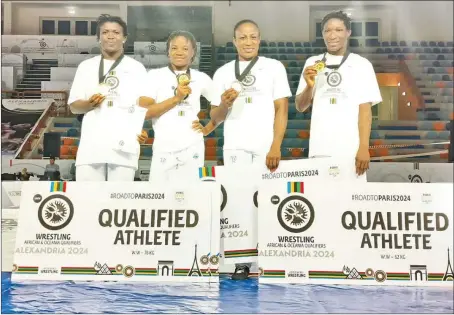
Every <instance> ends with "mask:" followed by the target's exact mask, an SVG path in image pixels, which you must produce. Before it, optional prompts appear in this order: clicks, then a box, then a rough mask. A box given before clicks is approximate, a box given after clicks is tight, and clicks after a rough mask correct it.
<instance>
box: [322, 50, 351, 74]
mask: <svg viewBox="0 0 454 315" xmlns="http://www.w3.org/2000/svg"><path fill="white" fill-rule="evenodd" d="M326 54H327V53H324V54H323V58H322V62H323V63H324V64H325V65H326ZM349 55H350V52H349V51H348V50H347V51H346V52H345V55H344V57H343V58H342V60H341V63H340V64H338V65H329V66H328V65H326V68H328V69H331V70H339V68H340V67H341V66H342V64H343V63H344V62H345V61H346V60H347V58H348V56H349Z"/></svg>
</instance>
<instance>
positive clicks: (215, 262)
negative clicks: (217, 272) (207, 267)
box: [210, 255, 219, 265]
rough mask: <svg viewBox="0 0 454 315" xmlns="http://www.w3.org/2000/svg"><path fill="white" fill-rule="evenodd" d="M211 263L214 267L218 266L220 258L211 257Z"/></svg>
mask: <svg viewBox="0 0 454 315" xmlns="http://www.w3.org/2000/svg"><path fill="white" fill-rule="evenodd" d="M210 263H211V264H212V265H217V264H218V263H219V257H218V256H216V255H215V256H211V257H210Z"/></svg>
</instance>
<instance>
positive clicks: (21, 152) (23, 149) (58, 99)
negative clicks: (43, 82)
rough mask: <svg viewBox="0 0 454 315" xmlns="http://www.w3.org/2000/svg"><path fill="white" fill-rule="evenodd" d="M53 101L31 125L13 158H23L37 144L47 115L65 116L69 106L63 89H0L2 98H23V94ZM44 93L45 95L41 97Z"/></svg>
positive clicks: (66, 94)
mask: <svg viewBox="0 0 454 315" xmlns="http://www.w3.org/2000/svg"><path fill="white" fill-rule="evenodd" d="M49 94H50V96H53V97H52V99H53V100H54V102H53V103H52V104H51V105H50V106H49V107H48V108H47V109H45V110H44V111H43V113H42V114H41V116H40V117H39V119H38V121H37V122H36V123H35V125H34V126H33V129H32V130H31V131H30V133H29V134H28V135H27V136H26V137H25V139H24V141H23V142H22V144H21V146H20V147H19V149H18V150H17V151H16V154H15V156H14V158H16V159H17V158H24V156H25V154H26V153H27V152H29V151H33V149H34V148H35V147H36V146H37V145H38V144H39V141H36V140H39V138H40V137H41V133H42V130H43V129H44V128H45V127H46V122H47V119H48V118H49V117H55V116H60V115H61V114H62V111H61V110H62V109H63V112H64V114H63V116H67V115H68V114H69V108H68V105H67V103H68V102H67V101H68V93H67V92H65V91H2V98H14V99H25V96H30V95H32V96H38V95H40V96H41V98H51V97H49ZM43 95H46V97H43Z"/></svg>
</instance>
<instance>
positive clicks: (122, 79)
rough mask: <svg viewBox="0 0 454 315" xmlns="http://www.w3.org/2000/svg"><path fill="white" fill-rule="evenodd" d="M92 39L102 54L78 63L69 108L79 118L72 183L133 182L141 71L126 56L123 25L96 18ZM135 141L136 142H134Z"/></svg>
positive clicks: (118, 20)
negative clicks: (80, 121) (78, 141)
mask: <svg viewBox="0 0 454 315" xmlns="http://www.w3.org/2000/svg"><path fill="white" fill-rule="evenodd" d="M96 34H97V38H98V40H99V43H100V45H101V55H100V56H96V57H93V58H90V59H87V60H84V61H83V62H81V63H80V64H79V66H78V68H77V71H76V75H75V77H74V81H73V84H72V87H71V92H70V95H69V99H68V103H69V104H70V109H71V111H72V112H73V113H75V114H83V115H84V116H83V121H82V127H81V138H80V144H79V149H78V152H77V157H76V179H77V181H106V180H107V181H133V180H134V174H135V172H136V170H137V167H138V160H139V154H140V146H139V143H138V140H139V141H143V140H144V137H143V135H141V136H138V134H140V133H141V130H142V127H143V121H144V117H145V110H144V109H142V108H140V107H139V106H137V102H138V99H139V97H140V96H141V95H144V91H145V88H146V86H145V85H144V81H145V77H146V69H145V67H144V66H143V65H142V64H141V63H140V62H138V61H136V60H134V59H132V58H130V57H128V56H125V55H124V50H123V45H124V43H125V41H126V36H127V26H126V23H125V22H124V21H123V20H122V19H121V18H120V17H115V16H110V15H101V16H100V17H99V19H98V26H97V33H96ZM138 137H139V139H138Z"/></svg>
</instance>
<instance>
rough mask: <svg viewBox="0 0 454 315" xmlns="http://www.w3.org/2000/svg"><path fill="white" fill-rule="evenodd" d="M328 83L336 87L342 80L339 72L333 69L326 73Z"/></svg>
mask: <svg viewBox="0 0 454 315" xmlns="http://www.w3.org/2000/svg"><path fill="white" fill-rule="evenodd" d="M327 81H328V84H329V85H330V86H332V87H336V86H338V85H339V84H341V82H342V77H341V75H340V73H339V72H337V71H334V72H331V73H330V74H329V75H328V78H327Z"/></svg>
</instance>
